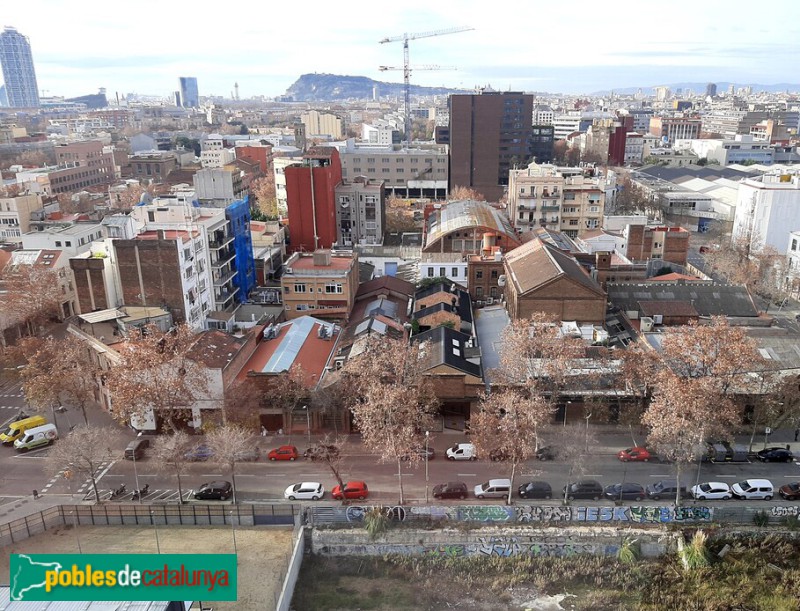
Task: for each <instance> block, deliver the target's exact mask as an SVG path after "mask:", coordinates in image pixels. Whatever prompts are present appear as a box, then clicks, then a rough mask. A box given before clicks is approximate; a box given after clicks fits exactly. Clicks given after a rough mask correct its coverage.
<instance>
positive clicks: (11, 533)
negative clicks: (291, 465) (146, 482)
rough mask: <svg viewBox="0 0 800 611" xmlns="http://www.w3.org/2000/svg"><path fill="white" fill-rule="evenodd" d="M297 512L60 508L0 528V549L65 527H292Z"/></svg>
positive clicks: (275, 508) (283, 508)
mask: <svg viewBox="0 0 800 611" xmlns="http://www.w3.org/2000/svg"><path fill="white" fill-rule="evenodd" d="M299 512H300V507H299V506H298V505H294V504H280V505H273V504H259V505H255V504H254V505H250V504H248V505H199V504H192V505H123V504H119V505H118V504H114V505H59V506H56V507H50V508H48V509H45V510H43V511H40V512H37V513H34V514H31V515H29V516H26V517H24V518H20V519H18V520H14V521H12V522H8V523H7V524H2V525H0V547H2V546H5V545H10V544H12V543H17V542H19V541H22V540H24V539H27V538H29V537H33V536H35V535H39V534H42V533H44V532H45V531H47V530H50V529H53V528H56V527H58V526H64V525H76V526H117V525H131V526H136V525H152V524H156V525H159V526H163V525H167V526H169V525H183V526H217V525H218V526H222V525H229V524H235V525H238V526H254V525H265V524H286V525H291V524H294V523H295V518H296V516H297V515H298V513H299Z"/></svg>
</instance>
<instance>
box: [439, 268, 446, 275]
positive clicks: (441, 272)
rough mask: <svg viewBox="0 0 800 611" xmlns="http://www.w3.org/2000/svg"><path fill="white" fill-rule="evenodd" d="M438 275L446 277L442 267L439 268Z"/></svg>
mask: <svg viewBox="0 0 800 611" xmlns="http://www.w3.org/2000/svg"><path fill="white" fill-rule="evenodd" d="M439 275H440V276H445V275H446V274H445V269H444V268H443V267H440V268H439Z"/></svg>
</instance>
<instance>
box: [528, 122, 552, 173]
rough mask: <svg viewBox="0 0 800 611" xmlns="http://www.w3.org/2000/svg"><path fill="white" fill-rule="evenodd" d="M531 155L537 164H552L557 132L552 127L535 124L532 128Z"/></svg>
mask: <svg viewBox="0 0 800 611" xmlns="http://www.w3.org/2000/svg"><path fill="white" fill-rule="evenodd" d="M531 134H533V135H532V136H531V154H532V155H533V160H534V161H536V162H537V163H550V162H551V161H552V160H553V144H554V143H555V130H554V128H553V126H552V125H549V124H548V125H545V124H541V123H534V124H533V127H531Z"/></svg>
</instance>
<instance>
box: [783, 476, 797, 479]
mask: <svg viewBox="0 0 800 611" xmlns="http://www.w3.org/2000/svg"><path fill="white" fill-rule="evenodd" d="M783 477H791V478H792V479H797V476H796V475H784V476H783Z"/></svg>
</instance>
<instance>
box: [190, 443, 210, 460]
mask: <svg viewBox="0 0 800 611" xmlns="http://www.w3.org/2000/svg"><path fill="white" fill-rule="evenodd" d="M212 456H214V450H212V449H211V448H210V447H209V446H207V445H206V444H204V443H201V444H200V445H199V446H195V447H193V448H189V449H188V450H186V452H185V453H184V454H183V458H184V459H185V460H189V461H192V462H201V461H206V460H208V459H209V458H211V457H212Z"/></svg>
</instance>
